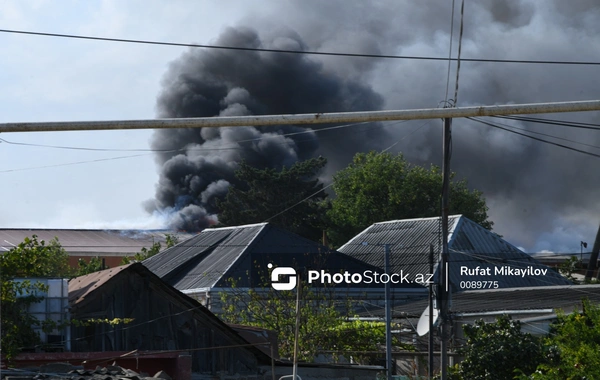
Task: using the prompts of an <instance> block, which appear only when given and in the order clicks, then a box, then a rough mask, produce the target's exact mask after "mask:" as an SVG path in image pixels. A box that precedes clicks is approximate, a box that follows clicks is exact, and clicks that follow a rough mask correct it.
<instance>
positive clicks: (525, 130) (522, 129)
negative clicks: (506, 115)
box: [473, 118, 600, 149]
mask: <svg viewBox="0 0 600 380" xmlns="http://www.w3.org/2000/svg"><path fill="white" fill-rule="evenodd" d="M473 119H474V120H480V119H478V118H473ZM497 125H501V126H503V127H506V128H511V129H516V130H518V131H524V132H529V133H533V134H536V135H541V136H546V137H550V138H553V139H557V140H562V141H566V142H570V143H573V144H579V145H583V146H587V147H589V148H595V149H600V146H596V145H591V144H586V143H583V142H580V141H575V140H569V139H566V138H564V137H558V136H554V135H550V134H548V133H543V132H536V131H530V130H527V129H525V128H519V127H514V126H512V125H507V124H501V123H498V124H497Z"/></svg>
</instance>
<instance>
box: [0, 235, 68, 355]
mask: <svg viewBox="0 0 600 380" xmlns="http://www.w3.org/2000/svg"><path fill="white" fill-rule="evenodd" d="M68 259H69V258H68V255H67V252H66V251H65V250H64V249H63V248H62V246H61V245H60V243H59V242H58V240H57V239H53V240H51V241H50V242H49V243H48V244H46V242H45V241H44V240H41V241H40V240H38V238H37V236H36V235H33V236H32V237H31V238H25V240H24V241H23V242H21V243H19V245H17V246H16V247H14V248H12V249H11V250H9V251H8V252H5V253H3V254H2V255H0V281H1V283H2V289H1V306H2V335H1V337H2V338H1V339H2V353H3V354H4V355H6V357H7V358H8V359H9V360H10V359H11V358H12V357H13V356H14V355H15V354H17V353H18V352H19V350H21V349H22V348H32V347H34V346H36V345H37V344H39V343H40V337H39V335H38V334H37V333H36V332H35V331H34V327H36V326H42V327H47V328H49V329H51V328H52V327H53V326H50V325H48V326H45V325H44V321H39V320H37V319H36V318H34V317H33V316H31V315H30V314H29V313H28V312H27V307H28V306H29V305H30V304H31V303H34V302H39V301H40V300H41V297H39V296H37V295H36V294H37V292H38V291H41V292H43V291H45V290H47V289H46V287H45V286H44V285H43V284H41V283H39V282H35V281H14V280H15V278H19V277H42V278H43V277H70V276H71V273H72V271H71V269H70V268H69V262H68Z"/></svg>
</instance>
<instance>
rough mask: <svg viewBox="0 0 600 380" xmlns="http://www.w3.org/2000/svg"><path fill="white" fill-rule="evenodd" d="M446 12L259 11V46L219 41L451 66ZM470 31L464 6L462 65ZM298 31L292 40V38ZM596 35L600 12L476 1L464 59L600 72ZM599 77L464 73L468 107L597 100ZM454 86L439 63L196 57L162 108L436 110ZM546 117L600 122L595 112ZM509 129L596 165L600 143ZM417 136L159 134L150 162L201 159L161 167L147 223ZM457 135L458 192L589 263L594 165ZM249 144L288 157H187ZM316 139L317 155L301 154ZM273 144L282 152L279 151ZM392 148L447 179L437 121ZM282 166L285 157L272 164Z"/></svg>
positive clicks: (436, 4)
mask: <svg viewBox="0 0 600 380" xmlns="http://www.w3.org/2000/svg"><path fill="white" fill-rule="evenodd" d="M451 3H452V2H450V1H445V0H432V1H413V0H380V1H369V2H366V1H364V2H348V1H345V0H330V1H321V0H302V1H293V0H290V1H285V2H271V1H269V2H265V3H261V4H263V5H265V4H268V7H266V6H265V7H261V8H260V11H259V10H255V11H253V10H249V12H250V14H249V16H248V18H247V19H246V20H243V23H244V24H246V25H254V26H255V27H256V28H257V30H258V31H252V30H249V29H243V28H240V29H230V30H228V31H227V32H225V33H224V34H223V36H222V37H221V38H220V40H219V41H218V42H219V43H223V44H232V45H238V44H239V45H241V46H265V47H281V48H294V49H296V48H297V49H310V50H320V51H334V52H351V53H384V54H399V55H406V56H435V57H447V56H448V48H449V40H450V14H451V9H450V5H451ZM456 3H457V5H458V3H460V2H456ZM459 24H460V12H459V7H458V6H457V8H456V12H455V22H454V27H455V30H454V33H453V37H454V43H453V49H452V50H453V51H452V56H453V57H456V56H457V48H458V31H459V29H458V27H459ZM281 25H285V26H286V28H287V29H286V30H287V31H283V32H282V29H281ZM292 29H293V30H294V31H295V32H290V31H289V30H292ZM599 33H600V2H598V1H597V0H571V1H563V0H548V1H538V0H503V1H499V0H481V1H465V12H464V36H463V41H462V57H463V58H464V57H469V58H487V59H531V60H552V61H557V60H562V61H595V62H600V43H599V41H600V40H599V39H598V35H599ZM450 69H451V70H450V73H451V75H450V86H449V87H450V88H449V91H448V92H449V97H450V98H452V97H453V96H454V82H455V79H456V64H455V63H453V64H452V65H451V67H450ZM598 70H599V68H598V66H572V65H541V64H507V63H475V62H463V63H462V65H461V71H460V79H459V92H458V103H457V105H458V106H474V105H493V104H510V103H537V102H552V101H576V100H591V99H598V98H600V92H599V91H598V88H600V86H599V78H600V76H599V71H598ZM447 72H448V64H447V62H443V61H421V60H409V59H387V60H382V59H363V58H340V57H298V56H287V55H281V54H278V55H270V54H259V53H241V52H223V51H198V50H196V51H191V52H189V53H187V54H185V55H184V56H183V57H182V58H181V59H179V60H177V61H176V62H174V63H173V66H172V67H171V69H170V70H169V73H168V74H167V77H166V79H165V82H164V91H163V93H162V94H161V96H160V99H159V114H160V116H174V117H179V116H213V115H218V114H221V113H226V112H238V113H244V112H252V113H279V112H281V113H293V112H318V111H343V110H352V111H358V110H367V109H378V108H383V109H410V108H435V107H436V106H438V105H439V104H440V101H443V100H444V99H445V93H446V83H447ZM238 88H239V90H236V89H238ZM377 94H379V95H377ZM238 99H243V100H238ZM543 117H546V118H554V119H562V120H572V121H581V122H592V123H600V116H599V114H598V112H587V113H574V114H549V115H543ZM494 121H499V120H494ZM505 123H507V124H510V125H512V126H517V127H520V128H525V129H527V130H530V131H536V132H542V133H547V134H551V135H554V136H557V137H560V138H563V139H568V140H573V141H578V142H582V143H585V144H587V146H586V145H581V144H573V143H569V142H566V141H564V140H556V139H554V140H552V139H550V138H546V137H544V138H545V139H550V140H552V141H555V142H562V143H564V144H567V145H572V146H574V147H577V148H579V149H584V150H588V151H590V152H594V153H598V152H599V150H598V149H597V148H594V146H595V147H598V146H600V134H599V133H598V132H597V131H593V130H578V129H573V128H564V127H552V126H544V125H537V124H531V123H522V122H506V121H505ZM421 124H422V122H410V123H405V124H401V125H394V126H389V124H386V125H385V126H384V127H382V128H375V129H368V128H367V127H365V129H366V130H370V131H371V132H372V133H371V134H366V135H365V134H361V133H357V134H353V133H348V131H349V130H345V131H344V133H337V134H334V133H331V134H329V135H326V134H325V133H315V134H314V135H297V136H290V137H287V138H286V137H283V136H281V135H280V134H279V133H282V132H279V131H287V130H296V129H294V128H289V127H288V128H280V129H268V130H266V129H261V130H257V129H255V128H252V127H248V128H247V129H246V130H239V131H238V130H236V131H233V130H231V131H227V130H221V131H217V130H202V131H200V132H198V131H191V130H183V131H168V132H167V131H164V132H157V133H156V135H155V138H154V143H153V146H154V147H155V148H163V149H181V148H183V147H185V146H187V145H189V147H190V148H189V149H188V151H187V152H186V153H185V154H182V156H181V158H177V159H175V156H176V155H173V154H171V155H160V157H159V158H158V162H159V165H160V168H161V180H160V183H159V186H158V191H157V197H156V202H155V203H154V204H153V205H152V207H151V209H153V210H156V209H159V210H162V209H165V208H180V207H185V205H195V207H198V208H203V209H204V212H206V213H207V215H211V213H212V212H213V211H214V210H213V209H212V208H211V207H210V199H211V198H212V197H214V196H215V194H222V192H223V191H224V190H225V187H226V185H227V183H230V182H231V171H232V169H233V167H234V166H235V162H237V161H238V160H239V159H242V158H244V159H247V160H249V161H250V160H253V162H256V163H259V164H262V165H265V166H269V165H277V164H282V163H287V162H291V161H293V160H296V159H300V158H302V157H306V156H310V155H311V154H316V153H317V152H319V153H322V154H323V155H324V156H325V157H327V158H329V160H330V163H331V164H332V167H331V168H330V173H331V172H332V171H334V170H335V167H337V168H339V167H341V166H344V165H346V164H347V163H348V161H349V157H350V156H351V155H352V154H353V153H355V152H356V151H359V150H360V151H368V150H369V149H371V148H379V149H381V148H384V147H387V146H389V145H391V143H392V142H394V141H399V140H400V139H401V138H403V137H405V136H406V135H408V134H409V133H410V132H411V131H414V130H415V129H416V128H417V127H418V126H419V125H421ZM453 126H454V136H453V141H454V147H453V158H452V163H451V166H452V169H453V170H454V171H456V172H457V173H458V175H459V177H462V178H467V179H468V180H469V182H470V184H471V185H472V186H473V187H475V188H478V189H481V190H483V191H484V193H485V196H486V197H487V200H488V205H489V206H490V216H491V219H492V220H493V221H494V222H495V225H494V230H495V231H497V232H498V233H499V234H502V235H503V236H504V237H505V238H506V239H507V240H508V241H509V242H511V243H513V244H515V245H518V246H522V247H525V248H526V249H527V250H529V251H541V250H545V249H549V250H554V251H561V250H562V251H563V252H564V251H569V250H570V251H574V252H579V243H580V241H590V240H593V238H594V236H595V232H596V230H597V228H598V222H599V221H600V219H599V217H598V215H600V198H599V197H598V190H597V189H598V188H600V175H598V163H599V161H598V159H597V158H594V157H589V156H585V155H582V154H580V153H576V152H572V151H568V150H564V149H562V148H558V147H556V146H552V145H548V144H542V143H540V142H536V141H533V140H530V139H527V138H524V137H521V136H517V135H514V134H510V133H508V132H506V131H502V130H498V129H493V128H491V127H488V126H485V125H481V124H477V123H475V122H471V121H467V120H464V119H455V120H454V123H453ZM358 129H360V128H358ZM242 132H243V133H246V134H247V135H248V136H252V137H253V136H264V139H266V140H268V141H269V142H273V143H272V144H267V141H265V142H264V144H267V145H268V146H269V149H272V150H273V152H277V153H269V154H267V153H266V151H262V150H260V149H258V148H257V147H255V146H256V145H258V143H255V142H252V143H238V144H237V146H238V147H239V146H240V145H243V146H244V148H246V149H245V150H227V151H213V152H211V153H209V152H208V151H205V152H199V151H196V150H193V149H192V147H196V146H202V147H207V148H208V147H217V146H219V147H231V145H230V144H229V143H230V142H231V141H232V140H238V139H240V138H249V137H238V136H237V135H238V134H242ZM384 132H385V133H384ZM365 133H367V132H365ZM228 134H230V135H228ZM537 136H538V137H540V135H537ZM353 137H355V138H353ZM542 137H543V136H542ZM309 138H310V141H308V142H305V141H301V140H307V139H309ZM373 138H374V140H373ZM228 139H229V140H228ZM261 141H262V140H261ZM275 141H276V142H280V141H282V142H285V143H286V144H285V145H281V144H274V142H275ZM363 141H364V143H363ZM244 144H246V145H244ZM394 149H395V151H401V152H403V153H404V155H405V156H406V157H407V158H408V159H409V160H411V161H412V162H414V163H419V164H427V165H428V164H430V163H434V164H437V165H439V164H441V122H440V121H439V120H433V121H431V122H430V123H429V124H428V125H427V126H425V127H423V128H422V129H420V130H418V131H417V132H415V133H413V134H411V135H410V136H409V137H405V139H404V140H401V142H400V143H399V144H398V145H397V146H396V147H395V148H394ZM271 157H277V158H276V159H275V158H273V159H272V160H270V159H269V158H271ZM171 160H173V161H172V162H170V161H171ZM205 168H206V169H205ZM199 173H202V174H199ZM219 180H221V181H226V182H227V183H225V182H219ZM211 184H213V185H212V187H210V189H209V186H210V185H211ZM217 184H220V186H218V185H217ZM192 189H194V190H192ZM202 199H205V200H208V202H204V201H202ZM184 200H187V201H184ZM178 202H181V203H178ZM188 218H189V217H188Z"/></svg>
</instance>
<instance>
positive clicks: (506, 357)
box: [451, 315, 543, 380]
mask: <svg viewBox="0 0 600 380" xmlns="http://www.w3.org/2000/svg"><path fill="white" fill-rule="evenodd" d="M463 329H464V332H465V336H466V337H467V342H466V344H465V345H464V346H463V347H462V348H461V349H459V353H460V354H461V355H463V356H464V360H463V361H462V362H461V363H460V364H458V365H457V366H456V367H455V368H453V369H452V371H451V373H452V377H451V378H453V379H464V380H484V379H486V380H488V379H489V380H492V379H493V380H504V379H514V378H518V376H523V375H529V374H531V373H533V372H534V371H535V370H536V367H537V366H538V364H540V363H541V362H542V361H543V354H542V352H543V350H542V342H541V340H540V339H538V338H536V337H534V336H532V335H531V334H527V333H523V332H522V331H521V324H520V322H519V321H514V320H512V319H511V318H510V317H509V316H506V315H504V316H501V317H498V319H497V321H496V322H493V323H485V322H484V321H483V320H478V321H476V322H475V324H473V325H464V326H463Z"/></svg>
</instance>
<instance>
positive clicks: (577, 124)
mask: <svg viewBox="0 0 600 380" xmlns="http://www.w3.org/2000/svg"><path fill="white" fill-rule="evenodd" d="M490 117H496V118H500V119H510V120H519V121H526V122H530V123H538V124H549V125H560V126H563V127H570V128H581V129H592V130H596V131H600V124H593V123H580V122H575V121H564V120H554V119H540V118H537V117H525V116H490Z"/></svg>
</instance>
